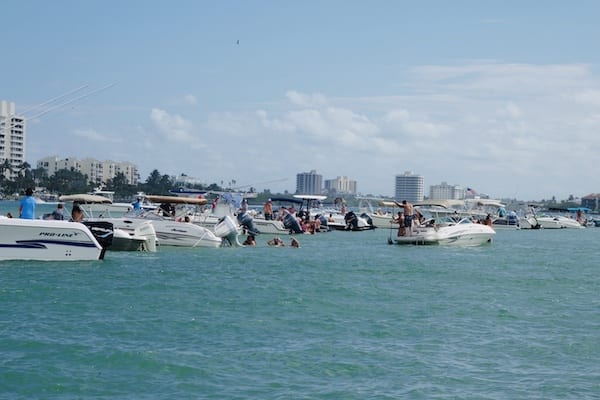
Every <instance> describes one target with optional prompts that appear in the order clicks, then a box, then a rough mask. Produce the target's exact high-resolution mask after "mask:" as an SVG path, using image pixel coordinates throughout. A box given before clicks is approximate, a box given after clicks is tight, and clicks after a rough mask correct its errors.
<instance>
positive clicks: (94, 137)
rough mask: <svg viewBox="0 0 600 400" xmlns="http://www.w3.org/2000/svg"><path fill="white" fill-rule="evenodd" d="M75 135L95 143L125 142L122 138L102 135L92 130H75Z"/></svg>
mask: <svg viewBox="0 0 600 400" xmlns="http://www.w3.org/2000/svg"><path fill="white" fill-rule="evenodd" d="M73 133H74V134H75V136H79V137H81V138H84V139H86V140H91V141H94V142H106V143H121V142H122V141H123V140H122V139H121V138H116V137H113V136H110V135H104V134H101V133H99V132H97V131H96V130H95V129H92V128H85V129H75V130H74V131H73Z"/></svg>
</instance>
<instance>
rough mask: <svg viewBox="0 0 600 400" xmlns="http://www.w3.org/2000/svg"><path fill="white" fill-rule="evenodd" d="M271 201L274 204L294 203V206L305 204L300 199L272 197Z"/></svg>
mask: <svg viewBox="0 0 600 400" xmlns="http://www.w3.org/2000/svg"><path fill="white" fill-rule="evenodd" d="M271 201H272V202H273V203H275V202H277V203H293V204H302V203H304V202H303V201H302V200H300V199H294V198H293V197H271Z"/></svg>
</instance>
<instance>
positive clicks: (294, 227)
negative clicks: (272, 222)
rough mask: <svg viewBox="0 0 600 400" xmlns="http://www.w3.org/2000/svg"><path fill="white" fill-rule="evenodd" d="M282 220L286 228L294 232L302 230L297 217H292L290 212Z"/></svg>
mask: <svg viewBox="0 0 600 400" xmlns="http://www.w3.org/2000/svg"><path fill="white" fill-rule="evenodd" d="M282 222H283V226H284V227H285V228H286V229H289V230H290V231H292V232H294V233H302V232H304V231H303V230H302V227H301V226H300V223H299V222H298V219H296V217H294V216H293V215H292V214H286V215H285V217H283V221H282Z"/></svg>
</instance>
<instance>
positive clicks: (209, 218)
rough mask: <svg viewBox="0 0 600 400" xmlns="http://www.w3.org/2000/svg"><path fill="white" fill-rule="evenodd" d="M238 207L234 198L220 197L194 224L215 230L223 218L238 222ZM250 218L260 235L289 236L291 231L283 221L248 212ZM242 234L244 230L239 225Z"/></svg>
mask: <svg viewBox="0 0 600 400" xmlns="http://www.w3.org/2000/svg"><path fill="white" fill-rule="evenodd" d="M236 212H237V210H236V206H235V204H234V202H233V199H232V198H228V197H225V196H224V197H220V198H219V199H218V200H217V201H215V202H214V203H213V206H212V207H210V208H206V209H205V210H203V211H202V212H200V213H195V214H194V215H193V217H192V222H193V223H195V224H198V225H200V226H204V227H206V228H210V229H212V228H214V226H215V225H217V224H218V223H219V222H220V221H221V219H222V218H223V217H226V216H227V217H229V218H231V220H232V221H238V218H237V215H236ZM247 214H248V216H249V217H251V218H252V225H253V227H254V229H255V231H257V232H258V233H259V234H270V235H289V234H290V232H291V230H290V229H288V228H286V227H285V226H284V224H283V222H282V221H279V220H276V219H274V220H266V219H265V218H264V216H263V215H262V214H259V213H256V212H253V211H252V210H249V211H248V213H247ZM238 225H239V222H238ZM239 230H240V233H242V231H243V230H244V228H243V227H242V226H241V225H239Z"/></svg>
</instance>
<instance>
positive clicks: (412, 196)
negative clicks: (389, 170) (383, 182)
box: [394, 171, 424, 203]
mask: <svg viewBox="0 0 600 400" xmlns="http://www.w3.org/2000/svg"><path fill="white" fill-rule="evenodd" d="M423 195H424V193H423V177H422V176H421V175H413V173H412V172H410V171H407V172H405V173H404V174H402V175H396V188H395V191H394V198H395V199H396V200H397V201H402V200H406V201H408V202H411V203H414V202H416V201H422V200H423Z"/></svg>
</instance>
